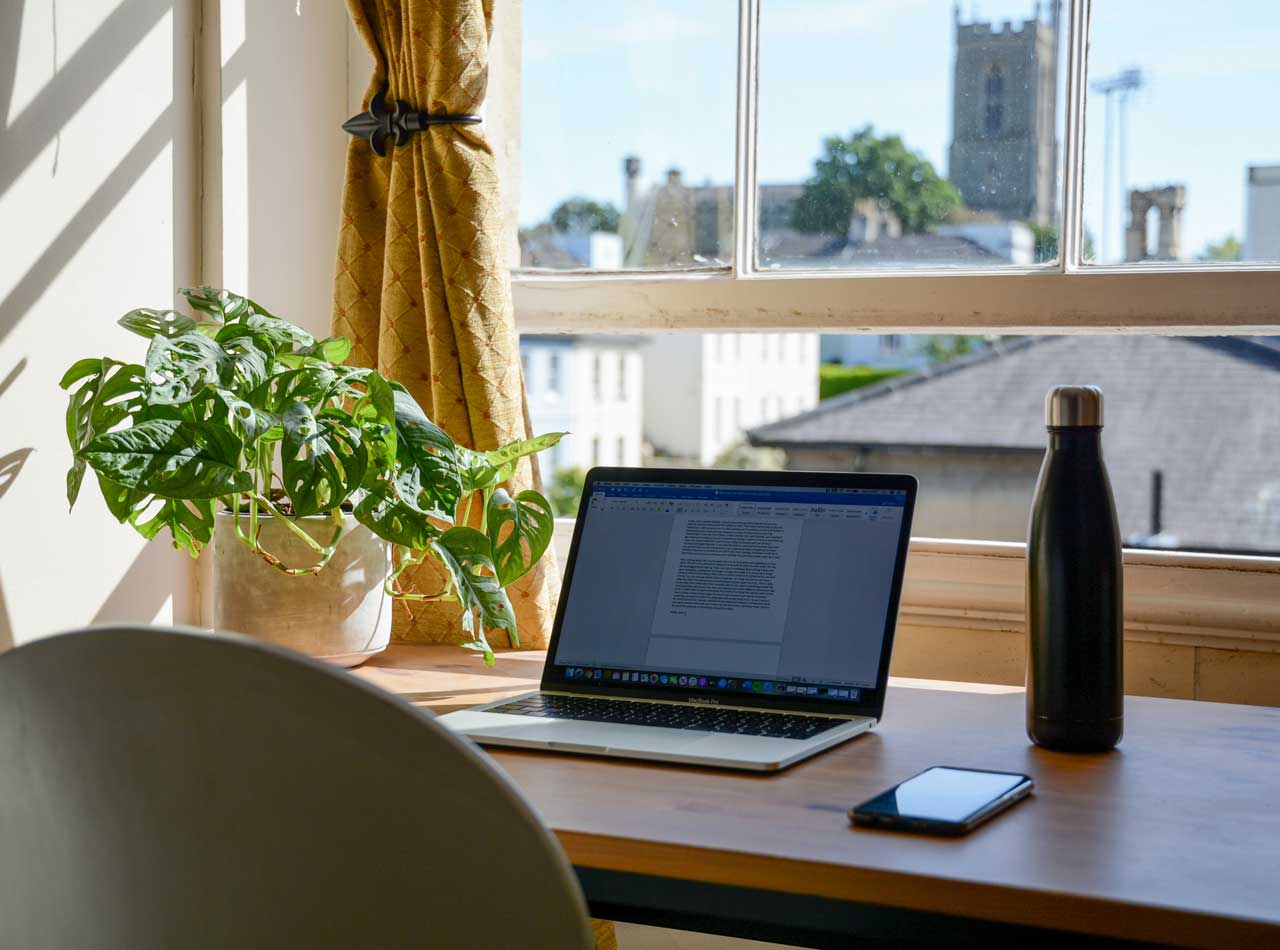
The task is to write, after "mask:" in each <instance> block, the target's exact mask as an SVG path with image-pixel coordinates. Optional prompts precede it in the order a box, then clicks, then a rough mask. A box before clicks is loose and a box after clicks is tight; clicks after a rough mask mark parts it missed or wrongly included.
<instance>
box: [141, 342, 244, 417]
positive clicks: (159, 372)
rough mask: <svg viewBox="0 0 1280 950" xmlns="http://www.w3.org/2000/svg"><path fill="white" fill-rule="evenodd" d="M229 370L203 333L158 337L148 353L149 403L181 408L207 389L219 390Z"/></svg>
mask: <svg viewBox="0 0 1280 950" xmlns="http://www.w3.org/2000/svg"><path fill="white" fill-rule="evenodd" d="M227 367H228V357H227V354H226V353H225V352H223V350H222V347H220V346H219V345H218V344H217V343H215V342H214V341H213V340H211V339H209V338H208V337H207V336H205V335H204V334H203V333H194V332H192V333H180V334H178V335H177V336H173V337H164V336H157V337H154V338H153V339H152V340H151V346H150V347H149V348H148V349H147V361H146V365H145V369H146V375H147V402H148V403H150V404H151V405H174V406H176V405H181V404H182V403H186V402H190V401H191V400H192V399H194V398H195V397H196V396H197V395H198V394H199V393H200V392H201V391H202V390H203V389H204V388H205V387H206V386H210V385H213V386H216V385H218V384H219V383H220V382H221V380H222V373H223V371H224V370H225V369H227Z"/></svg>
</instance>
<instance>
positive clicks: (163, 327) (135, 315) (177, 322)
mask: <svg viewBox="0 0 1280 950" xmlns="http://www.w3.org/2000/svg"><path fill="white" fill-rule="evenodd" d="M116 322H117V323H118V324H120V326H122V327H124V328H125V329H126V330H128V331H129V332H130V333H136V334H137V335H138V336H141V337H146V338H147V339H148V340H149V339H151V338H152V337H153V336H179V335H181V334H183V333H190V332H191V331H193V330H194V329H195V328H196V322H195V321H194V320H192V319H191V318H190V317H188V316H187V315H186V314H185V313H179V312H178V311H176V310H149V309H147V308H146V307H140V308H139V309H137V310H130V311H129V312H128V313H126V314H125V315H124V316H123V317H121V318H120V319H119V320H117V321H116Z"/></svg>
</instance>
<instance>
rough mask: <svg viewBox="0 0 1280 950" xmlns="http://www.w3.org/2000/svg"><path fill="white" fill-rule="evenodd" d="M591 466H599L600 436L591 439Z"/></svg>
mask: <svg viewBox="0 0 1280 950" xmlns="http://www.w3.org/2000/svg"><path fill="white" fill-rule="evenodd" d="M591 464H592V465H599V464H600V436H598V435H593V436H592V437H591Z"/></svg>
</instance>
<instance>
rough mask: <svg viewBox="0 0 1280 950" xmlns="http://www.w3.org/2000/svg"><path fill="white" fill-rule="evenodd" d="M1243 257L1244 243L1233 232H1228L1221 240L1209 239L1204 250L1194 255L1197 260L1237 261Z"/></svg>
mask: <svg viewBox="0 0 1280 950" xmlns="http://www.w3.org/2000/svg"><path fill="white" fill-rule="evenodd" d="M1243 257H1244V245H1242V244H1241V243H1240V239H1239V238H1238V237H1236V236H1235V235H1234V234H1228V235H1227V236H1226V237H1224V238H1223V239H1222V240H1221V241H1210V242H1209V243H1208V244H1206V245H1205V246H1204V250H1203V251H1201V252H1200V253H1199V254H1197V255H1196V260H1198V261H1238V260H1241V259H1242V258H1243Z"/></svg>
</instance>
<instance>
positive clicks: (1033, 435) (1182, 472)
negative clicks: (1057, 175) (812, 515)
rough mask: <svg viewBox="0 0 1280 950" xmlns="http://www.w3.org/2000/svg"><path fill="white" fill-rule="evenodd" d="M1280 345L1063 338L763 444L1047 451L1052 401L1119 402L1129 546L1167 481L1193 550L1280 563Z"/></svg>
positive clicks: (1113, 420)
mask: <svg viewBox="0 0 1280 950" xmlns="http://www.w3.org/2000/svg"><path fill="white" fill-rule="evenodd" d="M1275 344H1276V341H1275V339H1274V338H1225V337H1156V336H1064V337H1027V338H1022V339H1017V340H1011V341H1005V342H998V343H996V344H995V345H994V346H993V347H991V348H990V349H988V350H984V351H982V352H980V353H977V354H975V355H973V356H970V357H966V358H963V359H960V360H956V361H953V362H951V363H948V364H945V365H943V366H942V367H940V368H938V369H936V370H923V371H921V372H918V373H912V374H910V375H906V376H900V377H897V378H894V379H891V380H887V381H885V382H883V383H880V384H877V385H875V386H870V387H867V388H864V389H858V390H854V391H852V392H849V393H846V394H844V395H842V396H837V397H835V398H832V399H828V400H825V401H824V402H822V403H820V404H819V405H818V406H817V407H816V408H815V409H812V410H810V411H809V412H806V413H803V414H801V415H798V416H793V417H791V418H789V419H782V420H779V421H777V422H775V423H772V424H770V425H766V426H762V427H760V428H758V429H754V430H752V431H751V432H750V433H748V437H749V440H750V441H751V443H752V444H753V445H765V446H775V447H779V448H783V449H786V448H800V447H840V446H848V447H855V448H856V447H867V448H871V447H876V446H882V447H922V448H926V447H927V448H930V449H934V450H940V451H951V452H955V453H957V454H961V453H964V454H970V455H972V454H974V453H979V454H981V453H1001V452H1017V453H1037V454H1038V453H1040V452H1042V451H1043V448H1044V444H1045V431H1044V409H1043V405H1044V403H1043V400H1044V394H1045V391H1046V390H1047V389H1048V388H1049V387H1050V386H1053V385H1056V384H1060V383H1089V384H1094V385H1099V386H1101V387H1102V389H1103V391H1104V393H1105V394H1106V410H1105V414H1106V426H1105V428H1104V430H1103V453H1104V457H1105V459H1106V462H1107V467H1108V469H1109V472H1110V474H1111V481H1112V486H1113V489H1114V491H1115V495H1116V503H1117V507H1118V509H1119V511H1120V517H1121V534H1122V535H1129V534H1133V533H1138V532H1142V531H1146V530H1147V529H1148V527H1149V511H1150V492H1151V471H1152V470H1153V469H1160V470H1162V471H1163V472H1164V525H1165V531H1166V532H1167V533H1169V534H1172V535H1175V536H1176V537H1177V539H1178V545H1179V546H1180V547H1210V548H1223V549H1241V550H1266V551H1280V347H1277V346H1276V345H1275Z"/></svg>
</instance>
